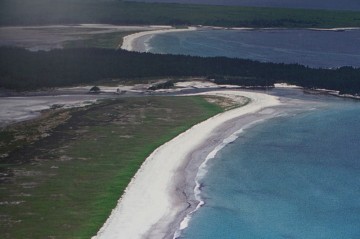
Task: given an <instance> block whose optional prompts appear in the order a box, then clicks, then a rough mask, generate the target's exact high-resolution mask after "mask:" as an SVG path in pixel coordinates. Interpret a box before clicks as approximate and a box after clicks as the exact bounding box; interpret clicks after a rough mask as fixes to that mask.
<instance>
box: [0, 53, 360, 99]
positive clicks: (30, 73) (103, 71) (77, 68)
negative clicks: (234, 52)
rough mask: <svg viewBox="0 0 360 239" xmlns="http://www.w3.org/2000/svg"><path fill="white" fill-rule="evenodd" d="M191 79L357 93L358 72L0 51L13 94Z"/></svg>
mask: <svg viewBox="0 0 360 239" xmlns="http://www.w3.org/2000/svg"><path fill="white" fill-rule="evenodd" d="M189 76H190V77H192V76H193V77H208V78H212V79H215V82H216V83H224V84H235V85H244V86H262V87H269V86H273V84H274V83H288V84H294V85H298V86H302V87H305V88H310V89H314V88H321V89H328V90H338V91H340V92H341V93H344V94H345V93H346V94H360V68H353V67H341V68H338V69H314V68H309V67H305V66H303V65H299V64H281V63H280V64H279V63H262V62H258V61H253V60H243V59H234V58H226V57H196V56H184V55H162V54H152V53H137V52H129V51H125V50H111V49H99V48H83V49H56V50H51V51H37V52H32V51H28V50H25V49H21V48H13V47H1V48H0V87H3V88H8V89H14V90H29V89H37V88H42V87H59V86H70V85H77V84H92V83H94V82H97V81H100V80H107V79H108V80H112V79H122V80H129V81H136V79H138V78H147V77H189Z"/></svg>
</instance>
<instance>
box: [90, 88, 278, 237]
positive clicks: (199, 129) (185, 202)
mask: <svg viewBox="0 0 360 239" xmlns="http://www.w3.org/2000/svg"><path fill="white" fill-rule="evenodd" d="M202 94H206V95H220V96H225V97H231V98H232V99H234V100H236V99H237V98H238V99H242V100H243V98H241V97H240V96H245V97H248V98H250V99H251V102H250V103H249V104H247V105H245V106H243V107H240V108H236V109H233V110H230V111H226V112H224V113H221V114H218V115H216V116H214V117H212V118H210V119H208V120H206V121H204V122H202V123H199V124H197V125H195V126H193V127H192V128H191V129H189V130H187V131H186V132H184V133H182V134H180V135H178V136H177V137H175V138H174V139H172V140H171V141H169V142H167V143H165V144H164V145H162V146H160V147H159V148H158V149H156V150H155V151H154V152H153V153H152V154H151V155H150V156H149V157H148V158H147V159H146V160H145V162H144V163H143V165H142V166H141V168H140V169H139V170H138V172H137V173H136V175H135V177H134V178H133V179H132V181H131V182H130V184H129V185H128V187H127V188H126V190H125V193H124V195H123V196H122V197H121V198H120V199H119V201H118V205H117V206H116V208H115V209H113V211H112V213H111V215H110V217H109V218H108V220H107V221H106V223H105V224H104V225H103V227H102V228H101V229H100V230H99V232H98V233H97V235H96V236H94V237H93V239H103V238H104V239H113V238H126V239H136V238H156V239H160V238H173V235H174V233H175V232H176V231H177V230H178V228H179V227H180V223H181V221H183V219H184V218H185V216H186V215H187V214H188V213H189V212H191V211H192V210H194V207H196V206H197V204H198V202H189V200H191V199H189V198H188V197H187V196H186V195H185V194H186V193H185V191H189V190H190V191H193V190H194V185H195V182H193V183H190V185H186V180H185V181H184V175H185V174H189V173H190V174H191V175H192V176H191V177H190V178H194V177H195V175H196V174H197V171H198V168H196V167H195V169H194V170H192V171H191V170H190V171H187V172H185V171H184V170H185V168H188V164H189V163H190V161H191V158H192V157H193V156H194V152H195V151H199V150H201V147H204V145H207V146H209V145H210V148H209V149H208V151H207V154H208V153H209V150H210V152H211V151H212V150H214V149H215V148H216V146H218V144H219V141H218V140H219V139H218V140H214V137H215V136H214V132H215V131H220V130H219V128H221V127H222V126H224V125H227V124H228V122H230V121H234V120H235V119H238V118H239V117H242V116H246V115H252V114H253V113H256V112H260V113H259V115H257V116H256V117H258V118H257V120H260V119H261V118H263V116H264V118H266V115H267V116H268V117H269V115H271V114H272V113H273V112H274V111H273V110H271V108H269V107H273V106H277V105H280V101H279V99H278V98H277V97H275V96H270V95H267V94H262V93H255V92H246V91H234V90H231V91H214V92H207V93H202ZM237 127H243V126H239V124H237ZM237 130H239V128H234V129H230V131H229V130H221V131H222V132H227V133H222V134H221V139H220V143H221V142H222V141H223V140H224V139H225V138H227V137H229V136H230V135H231V134H233V133H234V132H235V131H237ZM216 137H219V135H218V136H216ZM205 156H206V155H205ZM199 160H201V161H204V160H205V158H201V159H199ZM189 187H190V188H189ZM191 204H193V205H191ZM189 205H190V206H189Z"/></svg>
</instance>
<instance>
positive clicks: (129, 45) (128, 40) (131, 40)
mask: <svg viewBox="0 0 360 239" xmlns="http://www.w3.org/2000/svg"><path fill="white" fill-rule="evenodd" d="M196 29H197V28H196V27H188V28H181V29H176V28H170V29H161V30H154V31H143V32H138V33H134V34H131V35H128V36H125V37H124V39H123V43H122V45H121V47H119V48H121V49H123V50H128V51H143V50H141V49H140V48H139V47H137V46H136V45H137V44H136V42H137V40H138V39H140V38H143V37H145V36H151V35H154V34H163V33H168V32H184V31H195V30H196ZM141 45H144V44H143V42H142V44H141Z"/></svg>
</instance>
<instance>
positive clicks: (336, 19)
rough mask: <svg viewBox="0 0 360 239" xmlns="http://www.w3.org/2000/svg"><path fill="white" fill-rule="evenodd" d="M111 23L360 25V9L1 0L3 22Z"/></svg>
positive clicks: (16, 23) (1, 23)
mask: <svg viewBox="0 0 360 239" xmlns="http://www.w3.org/2000/svg"><path fill="white" fill-rule="evenodd" d="M80 23H108V24H119V25H124V24H125V25H128V24H130V25H132V24H143V25H146V24H156V25H162V24H166V25H207V26H221V27H290V28H294V27H295V28H304V27H322V28H329V27H359V26H360V12H356V11H333V10H309V9H286V8H261V7H238V6H207V5H194V4H165V3H141V2H126V1H116V0H108V1H97V0H1V2H0V25H3V26H5V25H48V24H80Z"/></svg>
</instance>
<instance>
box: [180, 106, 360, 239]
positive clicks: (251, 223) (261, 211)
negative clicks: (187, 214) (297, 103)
mask: <svg viewBox="0 0 360 239" xmlns="http://www.w3.org/2000/svg"><path fill="white" fill-rule="evenodd" d="M359 142H360V105H359V103H358V102H352V101H343V100H334V99H331V102H329V103H327V106H326V107H324V105H322V107H317V109H316V110H311V111H304V112H302V113H299V112H297V113H296V114H293V115H290V116H289V115H288V116H286V117H278V118H274V119H271V120H268V121H266V122H265V123H262V124H259V125H257V126H254V127H252V128H250V129H247V130H245V132H244V133H243V134H242V135H241V136H240V137H239V138H238V139H237V140H236V141H234V142H233V143H231V144H229V145H227V146H226V147H225V148H224V149H223V150H221V151H220V152H219V153H218V154H217V156H216V157H215V158H214V159H212V160H211V161H210V162H209V167H208V173H207V174H206V176H205V177H204V178H203V179H202V180H201V181H200V182H201V184H202V198H203V199H204V201H205V203H206V204H205V205H204V206H203V207H202V208H200V209H199V210H198V211H197V212H196V213H195V214H194V215H193V217H192V220H191V221H190V224H189V227H188V228H186V229H185V230H184V231H183V233H182V237H181V238H188V239H190V238H191V239H192V238H197V239H201V238H206V239H211V238H243V239H247V238H249V239H250V238H251V239H254V238H269V239H272V238H274V239H275V238H276V239H278V238H306V239H312V238H314V239H315V238H316V239H319V238H324V239H325V238H326V239H328V238H360V216H359V215H360V201H359V200H358V199H359V197H360V190H359V189H360V157H359V155H360V147H359Z"/></svg>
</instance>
